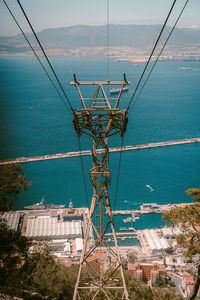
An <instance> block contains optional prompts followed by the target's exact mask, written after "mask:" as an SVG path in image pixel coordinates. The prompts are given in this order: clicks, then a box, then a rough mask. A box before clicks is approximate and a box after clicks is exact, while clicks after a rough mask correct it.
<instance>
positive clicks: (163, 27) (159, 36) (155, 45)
mask: <svg viewBox="0 0 200 300" xmlns="http://www.w3.org/2000/svg"><path fill="white" fill-rule="evenodd" d="M175 3H176V0H174V2H173V4H172V6H171V8H170V11H169V13H168V15H167V18H166V20H165V22H164V24H163V26H162V29H161V31H160V33H159V35H158V38H157V40H156V42H155V44H154V47H153V49H152V51H151V54H150V56H149V59H148V61H147V63H146V66H145V68H144V70H143V72H142V75H141V77H140V79H139V81H138V83H137V86H136V88H135V91H134V93H133V96H132V98H131V100H130V102H129V105H128V108H127V111H128V110H129V108H130V106H131V103H132V101H133V99H134V97H135V94H136V92H137V90H138V88H139V85H140V82H141V81H142V78H143V76H144V74H145V72H146V69H147V67H148V65H149V63H150V60H151V58H152V56H153V53H154V51H155V49H156V47H157V44H158V42H159V40H160V38H161V35H162V33H163V30H164V29H165V26H166V24H167V21H168V19H169V17H170V15H171V12H172V10H173V8H174V5H175Z"/></svg>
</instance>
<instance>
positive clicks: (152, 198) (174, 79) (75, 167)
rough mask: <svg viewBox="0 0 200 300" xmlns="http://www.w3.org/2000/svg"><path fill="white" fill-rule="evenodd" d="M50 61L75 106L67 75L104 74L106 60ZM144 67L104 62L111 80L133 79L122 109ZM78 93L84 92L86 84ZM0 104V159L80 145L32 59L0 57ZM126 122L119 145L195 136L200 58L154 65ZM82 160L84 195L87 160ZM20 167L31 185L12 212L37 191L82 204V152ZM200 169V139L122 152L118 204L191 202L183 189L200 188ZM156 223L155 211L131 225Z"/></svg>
mask: <svg viewBox="0 0 200 300" xmlns="http://www.w3.org/2000/svg"><path fill="white" fill-rule="evenodd" d="M51 62H52V64H53V66H54V68H55V70H56V72H57V74H58V76H59V78H60V80H61V82H62V84H63V86H64V88H65V90H66V93H67V95H68V97H69V99H70V101H71V103H72V106H73V107H74V108H78V107H80V100H79V97H78V94H77V92H76V90H75V87H73V86H71V85H70V81H72V80H73V73H76V75H77V79H78V80H80V81H84V80H106V79H107V77H106V60H105V59H104V58H51ZM44 63H45V62H44ZM181 67H190V68H192V69H181ZM143 68H144V64H143V63H141V64H138V65H133V64H130V63H128V62H123V63H120V62H117V61H116V60H115V59H110V80H122V79H123V73H126V76H127V80H129V81H131V86H130V88H129V92H128V93H126V94H124V95H123V97H122V99H121V107H125V108H126V107H127V104H128V103H129V101H130V98H131V96H132V94H133V91H134V88H135V86H136V83H137V81H138V79H139V77H140V75H141V73H142V70H143ZM91 92H94V91H93V88H92V90H91ZM83 94H84V95H86V96H89V94H90V90H89V88H88V87H87V88H83ZM0 107H1V112H0V120H1V121H0V139H1V148H0V159H7V158H15V157H23V156H33V155H44V154H54V153H64V152H68V151H78V150H79V149H78V140H77V135H76V133H75V131H74V128H73V124H72V114H71V113H70V112H69V111H68V110H67V109H66V108H65V106H64V105H63V103H62V102H61V101H60V99H59V97H58V95H57V94H56V92H55V90H54V88H53V87H52V85H51V83H50V82H49V80H48V79H47V77H46V75H45V74H44V72H43V70H42V69H41V67H40V65H39V64H38V62H37V61H36V60H35V58H34V57H14V56H1V57H0ZM128 119H129V121H128V125H127V131H126V133H125V137H124V145H135V144H143V143H150V142H159V141H165V140H172V139H173V140H175V139H183V138H192V137H200V62H189V61H188V62H160V63H158V64H157V66H156V68H155V70H154V72H153V73H152V75H151V77H150V79H149V81H148V83H147V85H146V87H145V88H144V90H143V92H142V94H141V95H140V97H139V99H138V101H137V103H136V105H135V106H134V108H133V110H132V111H131V112H130V113H129V115H128ZM81 145H82V149H91V147H92V140H91V139H89V138H87V137H81ZM120 145H121V139H120V137H119V136H114V137H113V138H111V139H110V141H109V146H112V147H113V146H120ZM83 160H84V168H85V175H86V180H87V188H88V195H89V200H90V199H91V197H92V188H91V183H90V179H89V176H88V170H89V169H90V168H91V157H84V158H83ZM118 162H119V153H111V154H110V168H111V171H112V182H111V187H110V192H109V195H110V199H111V205H112V206H113V205H114V198H115V193H116V178H117V170H118ZM23 167H24V173H25V174H26V176H27V178H28V179H29V180H30V181H32V186H31V187H30V188H29V191H28V192H26V193H21V194H20V195H19V197H18V199H17V201H16V205H15V209H23V206H24V205H30V204H33V203H36V202H39V201H40V199H41V198H42V197H43V196H45V198H46V201H47V202H50V203H54V204H66V206H68V204H69V201H72V202H73V205H74V207H85V206H87V201H86V197H85V192H84V185H83V177H82V173H81V162H80V157H77V158H70V159H67V158H66V159H57V160H47V161H39V162H31V163H26V164H24V165H23ZM199 169H200V144H199V143H196V144H186V145H177V146H171V147H161V148H155V149H144V150H137V151H126V152H123V153H122V161H121V168H120V177H119V188H118V196H117V202H116V209H131V208H132V209H134V208H138V207H139V206H140V205H141V204H142V203H147V202H156V203H158V204H166V203H181V202H190V201H191V198H190V197H188V196H186V194H185V191H186V190H187V189H188V188H191V187H199V186H200V172H199ZM146 185H150V186H152V187H153V189H154V191H153V192H151V191H150V190H149V189H147V188H146ZM115 219H116V224H117V227H119V226H123V222H122V220H121V219H119V217H116V218H115ZM161 225H162V223H161V216H160V215H149V216H142V217H141V219H140V220H139V221H137V222H135V223H134V226H135V227H136V229H143V228H153V227H159V226H161ZM131 226H132V225H131Z"/></svg>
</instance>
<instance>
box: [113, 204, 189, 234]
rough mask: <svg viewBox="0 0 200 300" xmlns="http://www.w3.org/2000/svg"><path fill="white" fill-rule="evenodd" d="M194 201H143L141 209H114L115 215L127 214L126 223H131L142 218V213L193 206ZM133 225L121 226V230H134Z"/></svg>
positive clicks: (160, 212) (159, 212)
mask: <svg viewBox="0 0 200 300" xmlns="http://www.w3.org/2000/svg"><path fill="white" fill-rule="evenodd" d="M191 205H193V203H178V204H157V203H143V204H142V205H140V209H136V210H131V209H129V210H114V211H112V213H113V215H114V216H116V215H121V216H125V218H123V219H122V220H123V222H124V223H131V222H135V221H136V220H139V219H140V216H141V215H147V214H163V213H165V212H167V211H169V210H170V209H172V208H175V207H185V206H191ZM133 229H134V228H133V227H130V228H125V227H121V228H120V230H121V231H123V230H133Z"/></svg>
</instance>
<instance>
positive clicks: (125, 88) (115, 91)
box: [110, 86, 128, 95]
mask: <svg viewBox="0 0 200 300" xmlns="http://www.w3.org/2000/svg"><path fill="white" fill-rule="evenodd" d="M120 91H121V88H118V89H114V88H113V89H111V90H110V94H111V95H117V94H119V93H120ZM126 92H128V86H125V87H123V89H122V93H126Z"/></svg>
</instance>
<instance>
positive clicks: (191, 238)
mask: <svg viewBox="0 0 200 300" xmlns="http://www.w3.org/2000/svg"><path fill="white" fill-rule="evenodd" d="M186 194H187V195H192V199H193V205H191V206H186V207H176V208H173V209H171V210H170V211H168V212H166V213H165V214H164V215H163V219H164V221H165V222H166V223H167V224H168V226H172V227H173V226H176V225H178V226H179V227H180V228H181V230H182V232H183V233H182V234H180V235H179V236H178V237H177V243H178V244H179V245H181V246H182V247H184V248H185V249H186V251H185V255H186V256H189V257H190V258H192V257H193V255H198V256H199V261H198V265H197V271H196V276H195V281H194V288H193V291H192V292H191V294H190V295H189V299H190V300H192V299H195V297H196V295H197V292H198V289H199V286H200V230H199V228H200V227H199V226H200V225H199V224H200V188H195V189H194V188H192V189H189V190H187V191H186Z"/></svg>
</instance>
